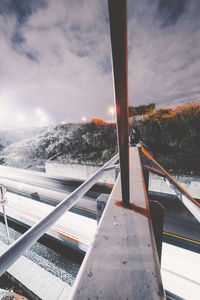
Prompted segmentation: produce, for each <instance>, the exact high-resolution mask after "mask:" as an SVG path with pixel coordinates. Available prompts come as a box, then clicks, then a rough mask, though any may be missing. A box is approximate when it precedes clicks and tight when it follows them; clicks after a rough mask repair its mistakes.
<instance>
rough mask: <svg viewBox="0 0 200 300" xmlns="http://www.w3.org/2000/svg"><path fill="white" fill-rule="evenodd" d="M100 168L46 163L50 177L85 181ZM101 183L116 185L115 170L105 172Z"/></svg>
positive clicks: (46, 170)
mask: <svg viewBox="0 0 200 300" xmlns="http://www.w3.org/2000/svg"><path fill="white" fill-rule="evenodd" d="M99 168H100V167H98V166H93V165H81V164H67V163H66V164H65V163H62V162H58V161H46V162H45V172H46V174H47V175H48V176H50V177H68V178H69V177H70V178H75V179H81V180H85V179H87V178H88V177H90V176H91V175H92V174H94V173H95V172H96V171H97V170H98V169H99ZM99 182H104V183H109V184H114V183H115V170H114V169H113V170H109V171H105V172H104V173H103V174H102V176H101V178H100V179H99Z"/></svg>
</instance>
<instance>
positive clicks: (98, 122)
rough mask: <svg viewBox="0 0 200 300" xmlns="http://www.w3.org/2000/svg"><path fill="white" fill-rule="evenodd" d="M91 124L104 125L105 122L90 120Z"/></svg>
mask: <svg viewBox="0 0 200 300" xmlns="http://www.w3.org/2000/svg"><path fill="white" fill-rule="evenodd" d="M91 122H92V123H94V124H96V125H100V126H101V125H105V122H104V121H103V120H101V119H92V120H91Z"/></svg>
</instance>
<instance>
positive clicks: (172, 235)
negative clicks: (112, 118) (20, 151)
mask: <svg viewBox="0 0 200 300" xmlns="http://www.w3.org/2000/svg"><path fill="white" fill-rule="evenodd" d="M0 183H1V184H4V185H5V186H6V187H7V188H8V191H7V192H6V198H7V199H8V204H7V205H6V212H7V214H8V216H9V218H10V219H12V220H15V221H16V220H17V222H18V223H20V224H23V225H25V226H28V227H29V226H32V225H34V224H35V223H37V222H38V221H39V220H40V219H42V218H43V217H45V215H47V214H48V213H49V212H50V211H51V210H52V209H53V206H55V205H56V204H57V203H58V202H59V201H61V200H63V199H64V198H65V197H66V196H67V195H68V194H69V193H71V191H73V190H74V189H75V187H76V186H77V185H79V184H80V182H79V181H75V180H70V179H68V180H66V179H64V178H59V179H53V178H48V177H47V176H46V175H45V174H43V173H39V172H34V171H27V170H20V169H15V168H9V167H0ZM99 194H100V190H99V191H94V190H93V191H92V192H90V193H88V194H87V196H85V197H83V198H82V199H81V200H80V201H79V203H78V205H76V207H74V208H73V209H72V211H67V212H66V213H65V214H64V215H63V216H62V217H61V218H60V219H59V220H58V221H57V222H56V223H55V224H54V225H53V226H52V227H51V228H50V229H49V230H48V232H47V234H48V235H50V236H51V237H53V238H56V239H57V240H58V241H59V242H61V243H62V244H65V245H66V246H68V247H71V248H74V249H75V250H77V251H79V252H86V251H87V249H88V247H89V245H90V244H91V243H92V241H93V238H94V236H95V233H96V229H97V223H96V220H95V219H96V198H97V197H98V195H99ZM0 212H1V211H0ZM74 212H76V213H74ZM199 253H200V225H199V223H198V222H197V221H195V220H194V219H193V218H191V217H188V216H177V215H175V214H170V213H167V214H166V215H165V220H164V230H163V244H162V260H161V273H162V278H163V283H164V287H165V289H166V290H167V291H170V292H171V293H172V294H175V295H178V296H179V297H182V298H183V299H190V300H192V299H194V300H196V299H198V295H199V293H200V282H199V278H200V256H199ZM183 286H184V289H183V288H182V287H183Z"/></svg>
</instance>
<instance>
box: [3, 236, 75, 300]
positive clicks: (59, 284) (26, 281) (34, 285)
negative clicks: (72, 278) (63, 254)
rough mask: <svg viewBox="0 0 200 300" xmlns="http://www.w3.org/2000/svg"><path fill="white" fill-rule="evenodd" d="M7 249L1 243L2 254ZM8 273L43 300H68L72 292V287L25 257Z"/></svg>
mask: <svg viewBox="0 0 200 300" xmlns="http://www.w3.org/2000/svg"><path fill="white" fill-rule="evenodd" d="M7 248H8V246H7V245H5V244H4V243H3V242H2V241H0V254H2V253H3V252H4V251H5V250H6V249H7ZM7 272H8V273H9V274H10V275H11V276H12V277H13V278H14V279H15V280H16V281H18V282H20V283H21V284H22V285H23V286H25V287H26V289H27V290H28V291H30V292H31V294H34V295H37V296H38V297H39V298H41V299H42V300H51V299H52V300H53V299H57V300H63V299H68V296H69V293H70V291H71V287H70V285H68V284H67V283H65V282H64V281H62V280H61V279H59V278H57V277H55V276H53V275H52V274H51V273H49V272H47V271H46V270H44V269H43V268H41V267H39V266H38V265H36V264H35V263H34V262H32V261H30V260H29V259H27V258H26V257H24V256H21V257H20V258H19V259H18V260H17V261H16V262H15V263H14V264H13V265H12V266H11V267H10V268H9V269H8V271H7Z"/></svg>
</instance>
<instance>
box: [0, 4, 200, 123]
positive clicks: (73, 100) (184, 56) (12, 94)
mask: <svg viewBox="0 0 200 300" xmlns="http://www.w3.org/2000/svg"><path fill="white" fill-rule="evenodd" d="M128 48H129V104H130V105H135V106H137V105H140V104H147V103H150V102H156V104H162V105H163V106H165V105H167V104H169V103H171V105H175V104H177V103H178V102H188V101H189V100H192V99H199V98H200V85H199V83H200V1H199V0H190V1H186V0H154V1H148V0H130V1H128ZM112 105H113V81H112V70H111V55H110V40H109V28H108V14H107V1H106V0H85V1H83V0H1V1H0V122H7V123H11V122H16V118H17V119H18V122H23V123H25V124H29V125H30V124H35V123H37V122H41V121H40V119H41V118H42V117H43V119H44V120H45V117H46V119H48V120H51V121H52V122H61V121H68V122H71V121H80V120H81V118H82V117H83V116H85V117H86V118H87V120H90V119H92V118H102V119H104V120H109V119H111V116H110V115H109V112H108V111H109V107H110V106H112ZM44 122H45V121H44Z"/></svg>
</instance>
